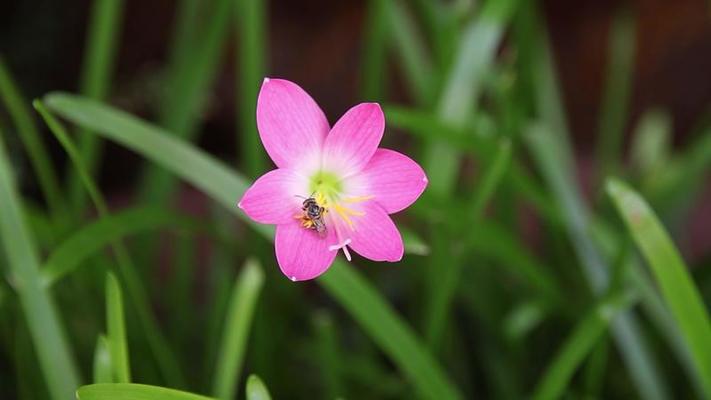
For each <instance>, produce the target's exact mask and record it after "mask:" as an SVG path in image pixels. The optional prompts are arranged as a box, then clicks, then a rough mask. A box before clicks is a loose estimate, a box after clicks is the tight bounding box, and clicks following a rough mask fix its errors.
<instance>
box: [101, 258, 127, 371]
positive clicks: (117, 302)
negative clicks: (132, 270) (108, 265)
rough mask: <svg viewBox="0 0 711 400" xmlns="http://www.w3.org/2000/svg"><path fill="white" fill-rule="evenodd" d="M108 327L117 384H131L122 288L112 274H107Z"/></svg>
mask: <svg viewBox="0 0 711 400" xmlns="http://www.w3.org/2000/svg"><path fill="white" fill-rule="evenodd" d="M106 325H107V331H108V334H107V338H108V341H109V343H108V344H109V353H110V354H111V365H112V370H113V372H114V378H115V382H116V383H129V382H131V368H130V364H129V361H128V343H127V341H126V325H125V317H124V314H123V295H122V294H121V286H120V285H119V282H118V280H117V279H116V277H115V276H114V275H113V274H112V273H110V272H109V273H107V274H106Z"/></svg>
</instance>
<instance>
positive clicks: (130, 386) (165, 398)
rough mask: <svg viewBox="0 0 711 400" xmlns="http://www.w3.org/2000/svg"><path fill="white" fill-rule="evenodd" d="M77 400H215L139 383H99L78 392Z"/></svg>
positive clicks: (82, 388) (84, 387)
mask: <svg viewBox="0 0 711 400" xmlns="http://www.w3.org/2000/svg"><path fill="white" fill-rule="evenodd" d="M76 398H77V400H158V399H159V400H214V399H212V398H211V397H205V396H201V395H199V394H193V393H188V392H181V391H179V390H174V389H168V388H164V387H160V386H150V385H141V384H138V383H98V384H94V385H86V386H82V387H80V388H79V389H78V390H77V393H76Z"/></svg>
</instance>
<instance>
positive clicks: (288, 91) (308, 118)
mask: <svg viewBox="0 0 711 400" xmlns="http://www.w3.org/2000/svg"><path fill="white" fill-rule="evenodd" d="M257 127H258V129H259V137H260V138H261V139H262V143H263V144H264V149H265V150H266V151H267V153H268V154H269V157H271V158H272V160H273V161H274V164H276V165H277V167H279V168H285V167H296V166H297V164H299V163H300V162H301V161H303V160H304V155H305V154H304V152H305V151H306V152H312V153H313V155H314V156H313V157H307V158H306V159H309V158H311V159H314V160H316V162H318V161H319V156H318V155H319V154H320V152H321V147H322V145H323V142H324V140H325V138H326V135H327V134H328V129H329V126H328V120H327V119H326V116H325V115H324V114H323V111H321V109H320V108H319V106H318V104H316V102H315V101H314V100H313V99H312V98H311V96H309V95H308V93H306V92H305V91H304V90H303V89H301V88H300V87H299V86H298V85H296V84H295V83H293V82H289V81H287V80H283V79H269V78H266V79H264V82H263V83H262V89H261V90H260V92H259V98H258V99H257Z"/></svg>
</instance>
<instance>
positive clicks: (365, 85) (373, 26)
mask: <svg viewBox="0 0 711 400" xmlns="http://www.w3.org/2000/svg"><path fill="white" fill-rule="evenodd" d="M387 7H388V3H386V2H385V1H384V0H369V1H368V11H367V14H366V19H365V27H364V28H363V32H364V33H365V39H364V43H365V45H364V47H363V56H362V57H363V63H362V64H361V79H360V81H361V84H360V87H361V97H362V98H364V99H368V101H377V102H380V101H383V100H384V99H385V92H386V91H387V80H386V79H385V77H386V76H387V71H386V67H387V65H386V49H387V46H386V45H387V40H388V34H389V31H388V25H387V22H388V21H387V11H388V8H387Z"/></svg>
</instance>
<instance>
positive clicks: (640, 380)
mask: <svg viewBox="0 0 711 400" xmlns="http://www.w3.org/2000/svg"><path fill="white" fill-rule="evenodd" d="M552 108H555V107H552ZM525 139H526V141H527V144H528V147H529V149H530V151H531V153H532V155H533V159H534V161H535V163H536V165H537V166H538V169H539V170H540V171H541V174H542V175H543V177H544V180H545V181H546V182H547V183H548V185H549V186H550V189H551V191H552V192H553V195H554V196H555V201H556V203H557V204H558V206H559V207H560V208H561V209H562V211H563V215H564V217H565V219H564V222H565V228H566V230H567V234H568V237H569V238H570V241H571V243H572V245H573V249H574V251H575V253H576V255H577V257H578V259H579V260H580V264H581V266H582V269H583V273H584V275H585V278H586V280H587V282H588V285H589V286H590V288H591V289H592V291H593V293H595V294H596V295H601V294H602V293H604V292H605V290H607V286H608V284H609V282H608V280H609V267H608V264H607V261H606V260H605V258H604V257H603V256H602V254H601V252H600V249H599V248H598V246H597V245H596V244H595V243H594V242H593V241H592V239H591V237H590V234H591V231H592V228H591V224H590V216H589V210H588V209H587V207H586V206H585V203H584V201H583V199H582V195H581V193H580V189H579V188H578V186H577V184H576V181H575V178H574V177H573V172H574V171H575V164H574V163H573V162H572V155H571V153H570V150H569V147H568V143H567V134H566V133H565V132H564V133H558V134H555V133H554V132H553V131H551V130H548V129H546V127H545V126H543V125H540V124H533V125H532V126H530V127H529V130H528V132H526V136H525ZM612 332H613V337H614V339H615V342H616V344H617V347H618V349H619V350H620V352H621V353H622V357H623V360H624V361H625V363H626V364H627V368H628V369H629V370H630V373H631V374H632V377H633V378H634V380H635V383H636V385H637V389H638V390H639V392H640V393H641V394H642V397H646V398H651V399H663V398H667V397H668V395H667V394H666V393H667V391H666V389H665V386H662V385H664V381H663V380H662V378H661V377H660V375H659V373H658V371H657V366H656V363H654V361H653V359H652V358H651V356H650V355H649V353H648V350H647V347H646V346H645V343H644V341H643V340H644V339H642V335H641V332H640V331H639V325H638V323H637V319H636V317H635V315H634V314H632V313H631V312H629V313H624V314H623V315H621V316H620V318H617V319H616V320H615V321H613V324H612Z"/></svg>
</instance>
